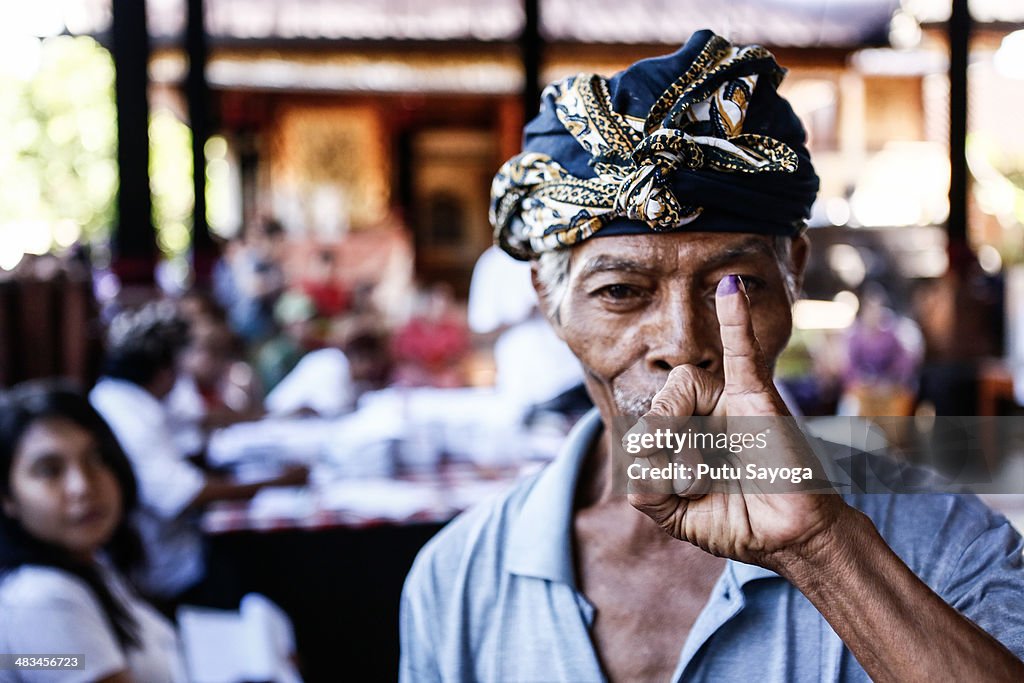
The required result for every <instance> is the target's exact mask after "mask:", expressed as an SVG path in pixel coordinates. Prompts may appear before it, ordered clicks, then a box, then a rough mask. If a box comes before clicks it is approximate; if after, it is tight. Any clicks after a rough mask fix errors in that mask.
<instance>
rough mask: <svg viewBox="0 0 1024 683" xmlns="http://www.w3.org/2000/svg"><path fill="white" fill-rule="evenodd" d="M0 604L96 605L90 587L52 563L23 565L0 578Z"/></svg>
mask: <svg viewBox="0 0 1024 683" xmlns="http://www.w3.org/2000/svg"><path fill="white" fill-rule="evenodd" d="M0 605H2V606H3V608H4V609H5V610H8V609H12V610H13V609H26V610H36V609H47V608H57V609H65V608H70V607H74V608H86V609H97V610H98V609H99V602H98V601H97V600H96V596H95V595H94V594H93V592H92V590H91V589H90V588H89V586H88V585H87V584H86V583H85V581H83V580H82V579H80V578H78V577H77V576H75V575H74V574H70V573H68V572H66V571H63V570H60V569H57V568H55V567H43V566H38V565H26V566H23V567H19V568H18V569H15V570H13V571H11V572H10V573H8V574H6V575H4V577H3V578H2V579H0Z"/></svg>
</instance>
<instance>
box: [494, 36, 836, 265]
mask: <svg viewBox="0 0 1024 683" xmlns="http://www.w3.org/2000/svg"><path fill="white" fill-rule="evenodd" d="M784 75H785V70H783V69H782V68H781V67H779V65H778V64H777V63H776V62H775V58H774V57H773V56H772V54H771V53H770V52H768V51H767V50H766V49H764V48H763V47H760V46H758V45H746V46H733V45H731V44H730V43H729V42H728V41H727V40H725V39H724V38H721V37H719V36H716V35H715V34H714V33H712V32H711V31H700V32H698V33H696V34H694V35H693V37H691V38H690V40H689V41H688V42H687V43H686V45H684V46H683V47H682V48H681V49H680V50H679V51H678V52H675V53H673V54H671V55H667V56H665V57H658V58H655V59H648V60H644V61H641V62H637V63H636V64H634V65H633V66H631V67H630V68H628V69H626V70H625V71H623V72H621V73H619V74H617V75H616V76H614V77H613V78H611V79H610V80H605V79H604V78H602V77H600V76H596V75H593V74H580V75H577V76H574V77H572V78H568V79H566V80H564V81H560V82H557V83H553V84H551V85H549V86H548V87H547V88H546V89H545V90H544V94H543V98H542V103H541V111H540V114H538V116H537V117H536V118H535V119H534V120H533V121H531V122H530V123H529V124H527V126H526V128H525V130H524V137H523V151H522V153H520V154H518V155H516V156H514V157H512V158H511V159H509V160H508V161H507V162H505V164H504V165H503V166H502V167H501V169H500V170H499V171H498V174H497V175H496V176H495V178H494V182H493V184H492V185H491V224H492V225H493V226H494V235H495V241H496V242H497V243H498V244H499V245H500V246H501V248H502V249H504V250H505V251H506V252H508V253H509V254H511V255H512V256H514V257H516V258H518V259H521V260H527V259H530V258H533V257H535V256H536V255H538V254H540V253H542V252H545V251H551V250H554V249H562V248H565V247H570V246H572V245H574V244H576V243H578V242H580V241H582V240H585V239H587V238H589V237H592V236H599V235H600V236H604V235H621V234H636V233H650V232H651V231H654V232H670V231H675V230H680V229H683V230H692V231H698V232H750V233H761V234H772V235H791V234H794V233H796V232H797V231H798V230H799V229H800V227H801V226H802V224H803V221H804V220H805V219H806V218H807V217H808V216H809V213H810V208H811V204H812V203H813V202H814V197H815V195H816V194H817V191H818V176H817V175H816V174H815V172H814V167H813V166H812V165H811V160H810V156H809V155H808V152H807V148H806V147H805V145H804V143H805V140H806V135H805V133H804V129H803V126H802V125H801V124H800V120H799V119H798V118H797V117H796V114H794V113H793V110H792V108H791V107H790V106H789V103H788V102H786V100H784V99H783V98H782V97H780V96H779V95H778V93H777V92H776V88H777V87H778V85H779V83H780V82H781V81H782V78H783V76H784Z"/></svg>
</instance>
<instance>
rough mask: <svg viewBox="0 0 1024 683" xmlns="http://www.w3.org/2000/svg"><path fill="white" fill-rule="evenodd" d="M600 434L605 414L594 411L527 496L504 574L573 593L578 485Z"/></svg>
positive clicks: (513, 530)
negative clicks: (550, 583)
mask: <svg viewBox="0 0 1024 683" xmlns="http://www.w3.org/2000/svg"><path fill="white" fill-rule="evenodd" d="M601 429H602V423H601V414H600V413H599V412H598V411H597V409H596V408H594V409H592V410H591V411H590V412H588V413H587V414H586V415H584V416H583V417H582V418H580V421H579V422H577V423H576V426H575V427H573V429H572V431H571V432H569V436H568V437H566V440H565V443H564V444H563V445H562V448H561V450H560V451H559V454H558V457H556V458H555V459H554V460H553V461H552V462H551V464H550V465H548V466H547V467H546V468H545V469H544V471H543V472H541V474H540V476H539V477H537V480H536V481H535V482H534V484H533V486H532V487H531V488H530V491H529V492H528V493H527V494H526V500H525V501H524V502H523V506H522V508H521V509H520V510H519V515H518V516H517V517H516V518H515V521H513V523H512V528H511V530H510V532H509V537H508V542H507V545H506V557H507V558H508V559H507V560H506V561H505V568H506V570H508V571H509V572H511V573H513V574H520V575H523V576H533V577H536V578H539V579H549V580H551V581H558V582H561V583H566V584H568V585H570V586H573V587H574V588H575V585H576V580H575V572H574V571H573V558H572V515H573V501H574V499H575V497H576V481H577V479H578V478H579V471H580V465H582V464H583V460H584V458H586V455H587V453H588V452H589V451H590V447H591V446H592V445H593V443H594V440H595V439H596V438H597V437H598V435H599V434H600V433H601Z"/></svg>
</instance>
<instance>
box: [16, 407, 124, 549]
mask: <svg viewBox="0 0 1024 683" xmlns="http://www.w3.org/2000/svg"><path fill="white" fill-rule="evenodd" d="M3 506H4V512H5V513H6V514H7V515H8V516H10V517H12V518H14V519H17V520H18V521H19V522H20V523H21V525H22V527H24V529H25V530H26V531H27V532H28V533H29V534H31V535H32V536H34V537H36V538H38V539H39V540H42V541H45V542H47V543H51V544H53V545H56V546H59V547H61V548H63V549H65V550H67V551H69V552H70V553H72V554H73V555H75V556H78V557H82V558H89V557H91V556H92V555H93V554H94V553H95V552H96V551H97V550H99V549H100V548H101V547H102V546H103V545H104V544H106V542H107V541H109V540H110V537H111V535H112V534H113V533H114V530H115V529H116V528H117V525H118V523H119V522H120V519H121V488H120V486H119V485H118V482H117V479H116V477H115V476H114V473H113V471H112V470H111V469H110V468H109V467H108V466H107V464H106V463H105V462H104V461H103V458H102V456H101V455H100V451H99V447H98V444H97V443H96V439H95V438H94V437H93V435H92V434H91V433H90V432H88V431H87V430H85V429H83V428H82V427H80V426H79V425H77V424H75V423H74V422H71V421H70V420H65V419H60V418H53V419H45V420H39V421H38V422H36V423H35V424H33V425H32V426H31V427H29V429H28V430H27V431H26V432H25V434H24V436H22V438H21V443H20V444H19V445H18V448H17V450H16V451H15V454H14V460H13V462H12V463H11V476H10V491H9V493H8V495H7V496H6V497H5V498H4V500H3Z"/></svg>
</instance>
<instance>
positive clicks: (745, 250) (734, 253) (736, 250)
mask: <svg viewBox="0 0 1024 683" xmlns="http://www.w3.org/2000/svg"><path fill="white" fill-rule="evenodd" d="M758 256H768V257H770V258H772V259H774V258H775V249H773V248H772V247H770V246H768V244H767V243H766V242H765V241H764V240H761V239H758V238H756V237H754V238H751V239H749V240H746V241H745V242H741V243H740V244H737V245H736V246H735V247H731V248H730V249H727V250H725V251H723V252H722V253H720V254H717V255H715V256H713V257H712V258H710V259H708V261H707V262H705V263H703V264H702V268H704V269H705V270H715V269H716V268H721V267H722V266H724V265H727V264H729V263H732V262H733V261H740V260H742V259H745V258H755V257H758Z"/></svg>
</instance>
